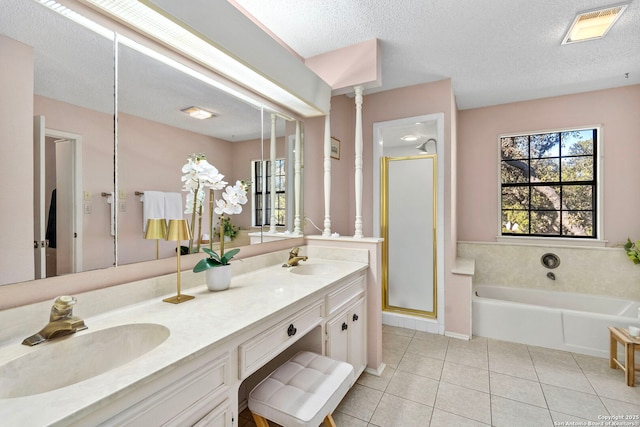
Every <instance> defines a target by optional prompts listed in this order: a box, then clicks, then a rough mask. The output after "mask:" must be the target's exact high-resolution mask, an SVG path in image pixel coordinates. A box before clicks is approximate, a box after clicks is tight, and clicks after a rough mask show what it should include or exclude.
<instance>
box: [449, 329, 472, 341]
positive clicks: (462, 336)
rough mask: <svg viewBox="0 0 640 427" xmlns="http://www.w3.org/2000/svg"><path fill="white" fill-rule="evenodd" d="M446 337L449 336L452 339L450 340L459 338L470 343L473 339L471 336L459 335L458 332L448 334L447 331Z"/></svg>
mask: <svg viewBox="0 0 640 427" xmlns="http://www.w3.org/2000/svg"><path fill="white" fill-rule="evenodd" d="M444 335H445V336H447V337H450V338H458V339H460V340H467V341H469V340H470V339H471V337H470V336H469V335H465V334H459V333H457V332H446V331H445V333H444Z"/></svg>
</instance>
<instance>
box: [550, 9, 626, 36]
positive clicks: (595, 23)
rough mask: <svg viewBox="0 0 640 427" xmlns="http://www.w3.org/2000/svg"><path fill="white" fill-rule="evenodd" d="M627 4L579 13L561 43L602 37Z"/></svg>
mask: <svg viewBox="0 0 640 427" xmlns="http://www.w3.org/2000/svg"><path fill="white" fill-rule="evenodd" d="M627 6H628V4H620V5H616V6H610V7H607V8H605V9H599V10H592V11H589V12H582V13H579V14H578V15H577V16H576V18H575V19H574V20H573V23H572V24H571V27H570V28H569V31H567V34H566V35H565V36H564V40H562V44H570V43H576V42H582V41H586V40H595V39H599V38H602V37H604V36H605V35H606V34H607V33H608V32H609V30H610V29H611V27H613V24H615V22H616V21H617V20H618V18H620V15H622V12H624V10H625V9H626V8H627Z"/></svg>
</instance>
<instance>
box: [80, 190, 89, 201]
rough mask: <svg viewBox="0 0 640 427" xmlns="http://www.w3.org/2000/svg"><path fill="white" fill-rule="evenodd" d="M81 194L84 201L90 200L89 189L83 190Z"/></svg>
mask: <svg viewBox="0 0 640 427" xmlns="http://www.w3.org/2000/svg"><path fill="white" fill-rule="evenodd" d="M82 194H83V197H84V199H85V200H86V201H89V200H91V191H85V192H84V193H82Z"/></svg>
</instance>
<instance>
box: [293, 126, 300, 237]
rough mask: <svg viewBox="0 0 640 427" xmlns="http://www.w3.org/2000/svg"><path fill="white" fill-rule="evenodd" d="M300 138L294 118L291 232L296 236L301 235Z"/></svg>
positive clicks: (298, 127)
mask: <svg viewBox="0 0 640 427" xmlns="http://www.w3.org/2000/svg"><path fill="white" fill-rule="evenodd" d="M301 139H302V130H301V129H300V120H296V147H295V151H296V153H295V161H294V163H293V176H294V178H293V183H294V184H293V186H294V193H295V196H294V197H295V212H294V215H293V234H294V235H296V236H300V235H302V228H301V227H300V225H301V220H300V185H301V182H302V179H301V175H302V172H301V164H302V153H301V151H302V150H301V148H300V140H301Z"/></svg>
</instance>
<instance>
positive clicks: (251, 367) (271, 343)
mask: <svg viewBox="0 0 640 427" xmlns="http://www.w3.org/2000/svg"><path fill="white" fill-rule="evenodd" d="M320 323H322V301H318V302H316V303H314V304H312V305H310V306H308V307H307V308H305V309H303V310H300V311H298V312H297V313H296V314H294V315H292V316H290V317H289V318H287V319H285V320H283V321H282V322H279V323H277V324H276V325H274V326H272V327H270V328H269V329H267V330H266V331H263V332H262V333H260V334H259V335H257V336H255V337H253V338H251V339H250V340H248V341H245V342H244V343H243V344H241V345H240V346H239V347H238V357H239V359H240V363H239V370H240V372H239V375H240V379H244V378H246V377H247V376H248V375H250V374H252V373H253V372H255V371H257V370H258V369H259V368H260V367H262V366H263V365H264V364H265V363H267V362H268V361H269V360H271V359H273V358H274V357H275V356H277V355H278V354H280V353H281V352H282V351H283V350H284V349H285V348H287V347H289V346H290V345H291V344H293V343H294V342H296V341H297V340H298V339H300V338H302V337H303V336H304V335H305V334H306V333H307V332H309V331H310V330H312V329H313V328H315V327H316V326H317V325H319V324H320Z"/></svg>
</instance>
